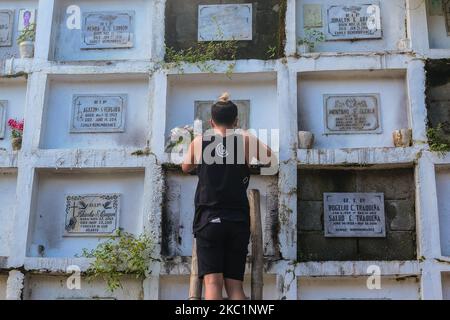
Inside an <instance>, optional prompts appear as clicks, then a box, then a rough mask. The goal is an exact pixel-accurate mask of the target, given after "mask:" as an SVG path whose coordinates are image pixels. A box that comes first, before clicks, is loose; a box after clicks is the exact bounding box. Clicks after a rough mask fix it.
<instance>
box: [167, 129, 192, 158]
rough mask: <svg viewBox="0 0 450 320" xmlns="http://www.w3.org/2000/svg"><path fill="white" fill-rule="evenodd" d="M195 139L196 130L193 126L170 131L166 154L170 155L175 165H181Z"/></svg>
mask: <svg viewBox="0 0 450 320" xmlns="http://www.w3.org/2000/svg"><path fill="white" fill-rule="evenodd" d="M194 137H195V134H194V128H193V127H192V126H184V127H176V128H173V129H172V130H171V131H170V136H169V140H168V142H167V144H166V152H167V153H170V155H171V161H172V162H173V163H175V164H180V163H181V162H182V161H183V156H184V154H185V152H186V151H187V148H188V146H189V144H190V143H191V142H192V141H193V140H194Z"/></svg>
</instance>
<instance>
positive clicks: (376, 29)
mask: <svg viewBox="0 0 450 320" xmlns="http://www.w3.org/2000/svg"><path fill="white" fill-rule="evenodd" d="M325 36H326V39H327V40H354V39H378V38H381V37H382V33H381V15H380V6H379V5H378V4H361V5H331V6H329V7H328V9H327V28H326V33H325Z"/></svg>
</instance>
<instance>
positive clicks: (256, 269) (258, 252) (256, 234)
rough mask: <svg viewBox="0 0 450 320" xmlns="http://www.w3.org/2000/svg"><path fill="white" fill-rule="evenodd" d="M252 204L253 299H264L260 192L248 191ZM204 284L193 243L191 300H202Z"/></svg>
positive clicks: (190, 284) (194, 242)
mask: <svg viewBox="0 0 450 320" xmlns="http://www.w3.org/2000/svg"><path fill="white" fill-rule="evenodd" d="M248 200H249V203H250V231H251V243H252V255H251V264H252V270H251V299H252V300H262V299H263V286H264V281H263V275H264V270H263V268H264V249H263V237H262V222H261V206H260V203H261V202H260V194H259V190H255V189H251V190H249V191H248ZM202 289H203V286H202V282H201V281H200V280H199V278H198V262H197V245H196V241H195V238H194V241H193V242H192V260H191V277H190V283H189V300H201V297H202Z"/></svg>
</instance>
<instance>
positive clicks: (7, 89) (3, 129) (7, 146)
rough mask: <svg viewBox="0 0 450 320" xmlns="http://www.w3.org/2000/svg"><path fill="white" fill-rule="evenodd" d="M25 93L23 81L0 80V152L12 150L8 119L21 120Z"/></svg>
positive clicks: (25, 87) (19, 79)
mask: <svg viewBox="0 0 450 320" xmlns="http://www.w3.org/2000/svg"><path fill="white" fill-rule="evenodd" d="M26 93H27V84H26V81H25V79H22V78H18V79H8V80H7V81H6V80H5V79H0V151H1V150H6V151H11V150H12V148H11V129H10V128H9V127H8V119H16V120H22V119H23V116H24V115H23V114H24V108H25V97H26Z"/></svg>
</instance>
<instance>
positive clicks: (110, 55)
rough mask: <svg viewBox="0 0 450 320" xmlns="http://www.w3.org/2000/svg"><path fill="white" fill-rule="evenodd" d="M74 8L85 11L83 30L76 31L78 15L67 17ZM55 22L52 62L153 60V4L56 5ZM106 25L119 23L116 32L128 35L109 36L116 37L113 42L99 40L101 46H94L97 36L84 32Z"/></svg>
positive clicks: (67, 0) (66, 0)
mask: <svg viewBox="0 0 450 320" xmlns="http://www.w3.org/2000/svg"><path fill="white" fill-rule="evenodd" d="M74 5H75V6H78V7H79V8H80V10H81V11H80V13H81V15H80V18H81V19H80V25H79V26H80V28H78V27H77V26H76V25H75V27H73V25H74V24H73V21H74V20H73V19H77V18H76V15H77V12H76V11H71V10H69V13H67V10H68V8H69V7H70V6H74ZM72 8H73V7H72ZM72 10H73V9H72ZM99 14H100V15H99ZM74 17H75V18H74ZM110 17H113V18H114V19H111V18H110ZM117 17H119V19H117ZM86 19H87V20H86ZM54 21H55V22H54V25H53V30H52V37H53V46H52V51H51V53H50V59H52V58H53V59H54V60H56V61H89V60H148V59H150V55H151V39H152V23H151V21H152V1H147V0H129V1H120V0H96V1H92V0H76V1H73V0H62V1H56V8H55V13H54ZM77 21H78V20H77ZM103 21H117V23H116V22H113V25H112V29H114V30H121V29H122V30H127V31H126V32H122V33H120V32H118V33H114V32H113V33H111V34H109V35H106V36H109V37H111V36H112V37H113V38H110V40H108V39H106V37H105V38H104V39H103V40H99V43H98V44H97V45H95V44H94V45H93V43H94V42H92V36H93V35H92V34H89V33H85V32H83V29H85V30H86V29H95V28H96V27H98V26H99V25H100V24H101V23H102V22H103ZM68 25H69V26H71V29H69V28H68ZM124 28H126V29H124ZM130 31H131V32H130ZM114 34H115V36H114ZM118 35H119V36H118ZM100 38H101V37H100ZM111 39H112V40H111ZM111 42H113V43H111ZM86 44H88V45H87V47H88V48H85V47H86ZM99 47H102V48H99Z"/></svg>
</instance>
